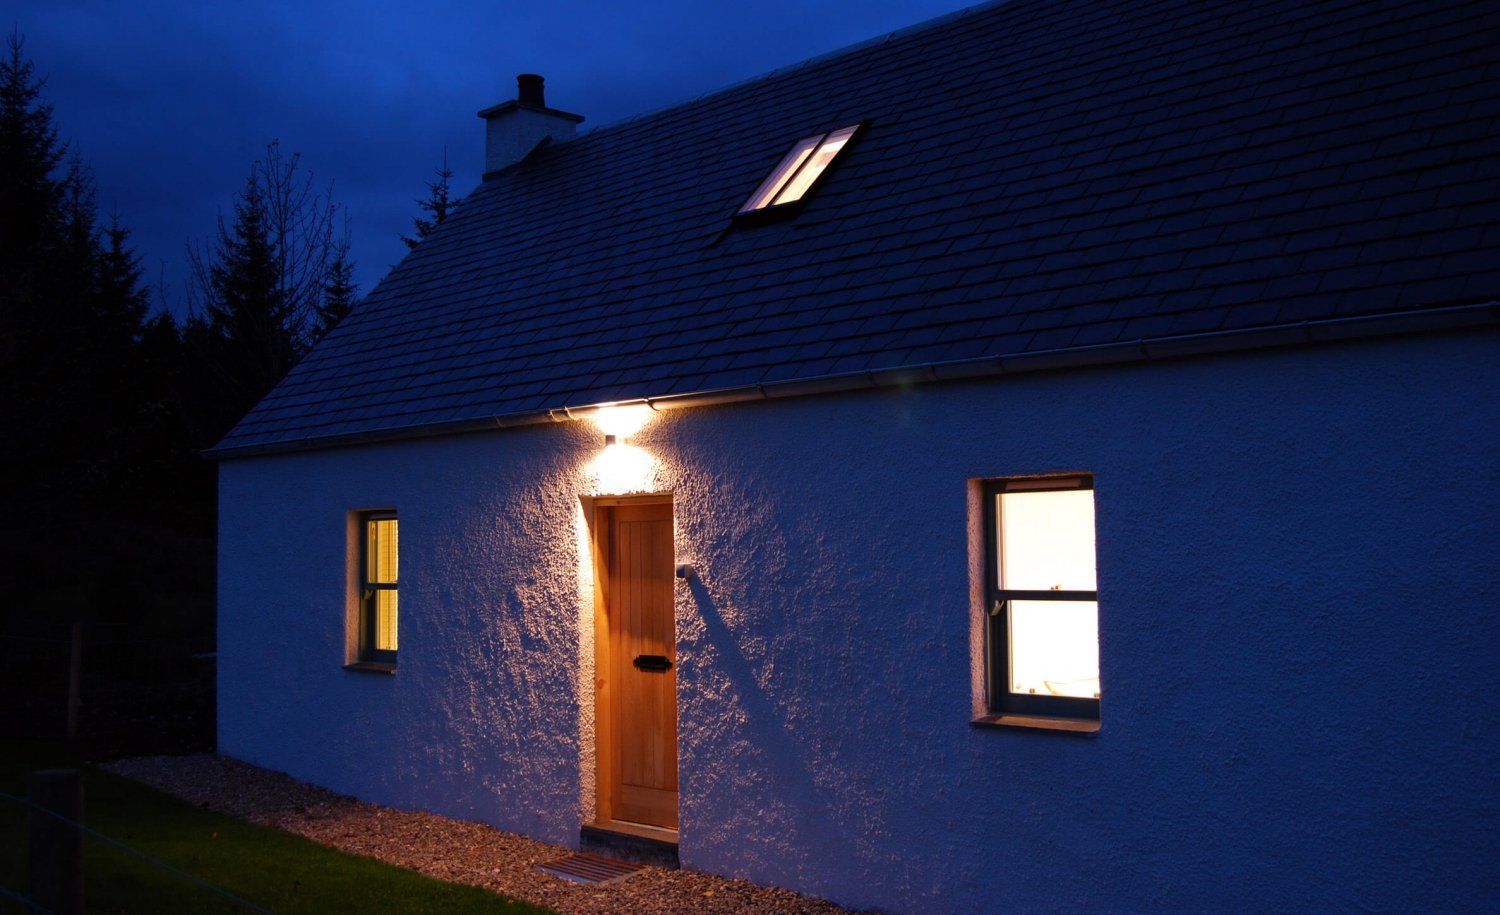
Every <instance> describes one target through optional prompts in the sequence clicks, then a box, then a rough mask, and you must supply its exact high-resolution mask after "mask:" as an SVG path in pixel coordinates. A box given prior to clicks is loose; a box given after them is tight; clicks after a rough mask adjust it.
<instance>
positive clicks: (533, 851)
mask: <svg viewBox="0 0 1500 915" xmlns="http://www.w3.org/2000/svg"><path fill="white" fill-rule="evenodd" d="M104 768H105V769H106V770H108V771H110V772H113V773H115V774H116V775H123V776H125V777H126V778H131V779H134V780H136V781H139V782H144V783H145V784H147V785H150V786H152V787H153V788H157V789H159V790H161V791H165V792H167V793H168V794H173V795H176V796H177V797H180V798H182V799H183V800H186V801H188V802H189V803H192V804H196V805H197V806H199V807H205V808H207V809H209V810H215V811H218V812H220V813H226V814H229V815H230V816H234V817H239V818H240V819H244V820H249V821H251V822H253V823H261V824H264V825H267V826H275V827H277V828H278V829H284V830H286V831H288V832H293V833H296V834H297V835H300V836H306V837H307V838H309V839H312V840H313V841H315V842H319V843H321V844H323V845H327V846H330V847H332V848H337V849H339V850H340V851H346V852H350V853H352V854H356V855H367V856H369V857H371V858H378V859H380V860H381V861H385V862H388V863H390V864H395V865H398V866H400V867H408V868H411V869H412V870H415V871H419V872H421V873H423V874H426V875H427V876H429V877H435V878H437V879H438V880H446V881H449V882H452V883H467V884H470V885H472V886H480V887H484V888H485V889H487V890H491V891H493V892H496V893H503V894H504V895H507V896H513V897H515V898H518V899H525V900H527V901H530V902H534V903H538V904H540V905H544V906H547V907H548V908H551V909H554V910H556V911H558V912H562V913H580V915H582V913H590V915H593V913H631V915H635V913H641V915H649V913H681V912H692V913H699V912H702V913H745V912H754V913H770V915H780V913H788V915H790V913H809V915H811V913H816V915H833V913H840V912H846V911H848V910H846V909H841V908H839V907H838V906H836V905H834V904H833V903H831V902H825V901H823V900H821V899H810V898H808V897H806V896H799V895H797V894H796V893H793V892H792V891H790V890H784V889H779V888H776V887H764V886H757V885H756V884H754V883H750V882H749V881H746V880H730V879H727V878H725V877H714V876H711V875H709V874H699V873H695V872H693V871H685V870H676V871H674V870H663V869H661V868H658V867H648V868H646V869H645V870H643V871H641V872H640V873H637V874H634V875H632V876H630V877H628V878H626V879H625V880H622V881H620V882H618V883H614V884H610V885H609V886H604V887H593V886H586V885H584V884H580V883H573V882H571V881H568V880H563V879H561V878H559V877H553V876H551V875H548V874H543V873H541V872H539V871H538V870H537V869H536V865H538V864H541V863H545V862H548V861H554V860H556V859H558V858H561V857H562V856H564V855H566V854H568V853H569V850H568V849H565V848H560V847H558V846H556V845H547V844H546V843H543V842H537V841H534V840H532V839H528V838H525V837H523V836H518V835H513V834H511V833H507V832H499V831H496V830H494V829H491V828H490V827H488V826H481V825H479V824H478V823H468V822H463V821H461V820H450V819H447V818H445V817H440V816H437V815H435V814H431V813H419V812H414V811H407V810H392V809H390V808H386V807H377V806H376V805H374V804H366V803H364V802H363V801H357V800H355V799H354V798H352V797H346V796H344V795H341V794H335V793H333V792H332V791H329V790H327V789H325V788H319V787H316V786H314V785H307V784H304V783H302V782H299V781H295V780H294V779H292V778H290V777H289V776H286V775H283V774H281V773H280V772H271V771H268V770H266V769H259V768H256V767H255V766H251V765H248V764H246V763H242V762H239V761H238V760H233V759H226V758H223V757H219V756H213V755H210V754H206V753H204V754H198V755H195V756H152V757H144V758H141V759H126V760H121V761H119V762H114V763H109V764H107V765H106V766H104Z"/></svg>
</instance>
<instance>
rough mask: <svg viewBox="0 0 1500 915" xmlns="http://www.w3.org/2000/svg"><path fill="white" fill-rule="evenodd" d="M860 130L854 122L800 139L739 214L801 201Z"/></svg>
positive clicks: (746, 202) (741, 208)
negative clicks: (850, 124)
mask: <svg viewBox="0 0 1500 915" xmlns="http://www.w3.org/2000/svg"><path fill="white" fill-rule="evenodd" d="M858 129H859V125H858V124H854V125H852V126H850V127H841V128H839V129H838V130H835V131H832V132H830V133H820V134H818V135H816V136H811V137H806V138H804V139H801V140H798V141H797V142H796V143H795V144H793V146H792V151H791V152H789V153H787V154H786V157H785V158H784V159H782V160H781V162H780V164H778V165H777V166H776V168H775V169H774V170H772V172H771V175H770V177H768V178H767V179H766V180H765V181H762V182H761V185H760V187H758V188H756V189H755V193H753V194H751V195H750V199H749V200H746V201H745V205H744V206H742V207H740V214H744V213H753V212H756V211H757V210H765V209H769V208H771V207H778V206H781V205H783V204H787V203H792V202H794V201H797V200H801V199H802V198H803V196H805V195H806V194H807V191H808V189H809V188H811V187H812V186H813V184H814V183H815V182H816V181H817V180H818V178H819V177H821V176H822V174H823V172H824V170H825V169H827V168H828V164H829V163H830V162H832V161H833V160H834V157H835V156H837V155H838V154H839V152H840V151H841V150H842V149H843V148H844V146H845V144H847V143H848V142H849V138H850V137H852V136H854V132H855V131H856V130H858Z"/></svg>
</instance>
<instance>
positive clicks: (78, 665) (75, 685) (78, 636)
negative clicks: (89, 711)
mask: <svg viewBox="0 0 1500 915" xmlns="http://www.w3.org/2000/svg"><path fill="white" fill-rule="evenodd" d="M82 679H83V624H82V623H79V622H75V623H73V632H72V644H71V646H70V648H69V651H68V739H69V740H72V739H73V738H75V737H77V736H78V706H79V704H80V703H79V692H80V689H79V685H80V682H81V681H82Z"/></svg>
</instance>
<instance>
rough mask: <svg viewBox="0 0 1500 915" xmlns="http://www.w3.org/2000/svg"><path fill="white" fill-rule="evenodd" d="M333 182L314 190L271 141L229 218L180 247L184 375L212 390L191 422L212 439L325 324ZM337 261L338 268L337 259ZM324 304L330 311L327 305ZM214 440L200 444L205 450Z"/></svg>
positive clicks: (339, 251)
mask: <svg viewBox="0 0 1500 915" xmlns="http://www.w3.org/2000/svg"><path fill="white" fill-rule="evenodd" d="M332 196H333V186H332V185H331V184H330V185H328V187H327V190H326V191H325V190H321V189H319V187H317V186H316V185H315V184H314V179H313V176H312V174H311V173H310V172H305V171H302V170H301V168H300V157H299V156H298V155H297V154H296V153H293V154H292V155H290V156H285V155H283V154H282V152H281V147H280V144H279V143H277V142H274V141H273V142H272V143H270V144H269V145H268V146H267V147H266V155H265V157H264V158H263V159H260V160H258V161H256V162H255V163H254V164H253V165H252V166H251V168H250V174H249V176H248V177H247V178H246V179H245V185H244V188H243V189H242V190H241V191H240V193H239V195H238V196H237V197H236V198H235V201H234V219H233V220H232V221H231V222H227V223H226V222H225V220H224V219H223V218H222V217H220V219H219V226H218V231H217V233H216V236H215V238H214V240H213V242H212V243H211V244H209V245H201V244H200V245H198V246H194V247H190V248H189V250H188V262H189V267H190V270H191V279H190V284H189V290H188V292H189V304H190V307H191V308H192V309H193V310H194V312H195V313H196V315H195V317H196V318H197V320H196V321H190V322H189V324H188V326H187V327H186V328H185V331H184V341H185V345H186V346H188V347H189V349H190V350H192V349H194V348H195V347H198V346H199V345H200V344H201V345H202V348H203V352H202V353H198V354H195V356H194V359H193V360H192V362H191V363H190V369H189V371H190V372H196V373H198V374H201V375H202V377H203V383H204V384H206V385H209V386H211V387H212V388H214V389H215V390H217V391H218V392H219V396H218V398H217V400H216V401H214V402H212V403H210V404H208V405H207V409H208V411H209V415H207V416H203V417H200V427H201V428H203V429H205V430H211V433H212V435H213V436H214V437H215V438H216V437H217V436H219V435H222V434H223V433H224V432H226V431H228V429H229V427H230V426H231V425H233V423H234V422H235V421H236V420H238V419H239V418H240V416H242V415H243V414H244V413H245V412H246V411H247V410H249V409H250V408H251V407H252V406H254V405H255V403H256V401H258V400H259V399H260V398H261V397H262V396H264V395H265V394H266V392H267V391H269V390H270V389H271V387H272V386H273V385H275V384H276V382H277V381H279V380H280V379H281V377H282V376H283V375H285V374H286V372H287V371H289V370H290V369H291V368H292V366H293V365H295V364H296V362H297V360H298V359H300V358H301V356H302V354H303V353H305V352H306V351H307V348H308V347H309V346H311V345H312V342H313V341H314V340H315V339H316V338H317V336H319V335H320V333H321V332H322V331H324V330H326V328H327V327H328V326H331V325H330V324H329V323H328V321H327V318H325V315H324V312H325V310H326V309H327V308H329V307H330V305H329V293H328V288H329V286H330V283H333V285H334V286H335V287H337V286H339V285H340V284H339V283H337V282H334V280H333V276H334V272H335V270H336V269H337V270H341V271H344V272H346V273H349V274H350V276H346V277H345V278H344V279H345V281H347V282H348V283H349V289H348V290H347V293H346V294H347V295H348V297H349V298H350V299H351V300H352V297H353V285H352V265H349V264H348V256H347V252H348V237H347V228H346V229H345V235H344V237H343V238H341V239H340V238H337V237H336V236H335V232H334V227H335V225H336V224H337V222H338V219H339V217H340V215H341V208H340V207H339V206H338V205H337V204H335V203H333V202H332ZM341 261H342V262H343V265H342V266H340V262H341ZM332 307H335V308H337V307H338V305H337V304H334V305H333V306H332ZM211 444H213V441H212V440H210V441H205V442H204V443H203V445H204V447H207V446H208V445H211Z"/></svg>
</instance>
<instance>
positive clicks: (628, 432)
mask: <svg viewBox="0 0 1500 915" xmlns="http://www.w3.org/2000/svg"><path fill="white" fill-rule="evenodd" d="M651 412H652V411H651V408H650V407H648V406H646V405H645V404H628V405H615V404H604V405H603V406H601V407H600V408H599V410H598V412H596V413H594V414H593V415H592V416H591V417H590V418H591V419H592V420H593V421H594V425H596V426H598V427H599V430H600V431H601V432H603V433H604V444H606V445H614V444H623V443H624V442H625V440H626V439H627V438H629V437H630V436H632V435H634V434H636V433H637V432H639V431H641V427H642V426H644V425H645V424H646V420H647V419H649V418H650V416H651Z"/></svg>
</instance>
